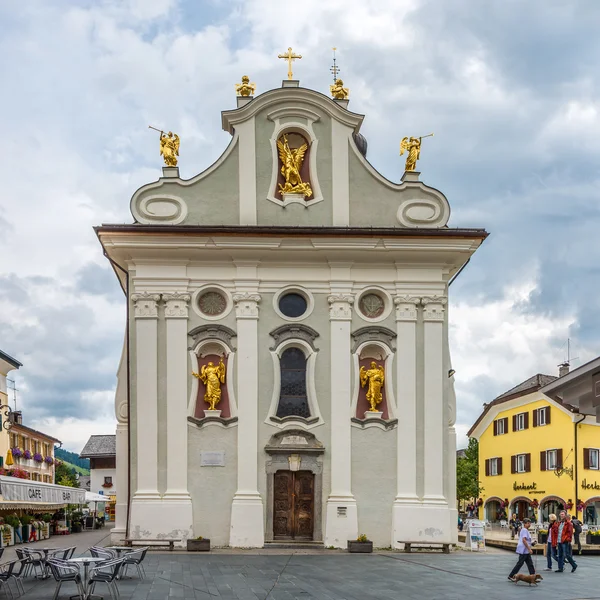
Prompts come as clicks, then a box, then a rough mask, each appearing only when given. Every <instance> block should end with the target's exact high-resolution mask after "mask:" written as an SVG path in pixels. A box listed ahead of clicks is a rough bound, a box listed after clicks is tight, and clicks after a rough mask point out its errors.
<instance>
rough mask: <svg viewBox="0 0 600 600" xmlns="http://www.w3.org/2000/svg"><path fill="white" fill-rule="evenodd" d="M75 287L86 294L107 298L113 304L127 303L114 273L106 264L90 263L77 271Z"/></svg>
mask: <svg viewBox="0 0 600 600" xmlns="http://www.w3.org/2000/svg"><path fill="white" fill-rule="evenodd" d="M75 287H76V288H77V290H78V291H80V292H83V293H85V294H93V295H96V296H106V297H107V298H108V299H109V300H110V301H111V302H115V303H116V302H118V301H119V300H120V301H121V302H123V303H124V302H125V299H124V296H123V292H122V290H121V287H120V285H119V282H118V280H117V277H116V275H115V273H114V271H113V270H112V269H111V268H110V266H109V264H108V261H106V264H104V265H99V264H97V263H88V264H87V265H85V266H83V267H81V268H80V269H79V271H77V273H76V276H75Z"/></svg>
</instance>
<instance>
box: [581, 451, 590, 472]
mask: <svg viewBox="0 0 600 600" xmlns="http://www.w3.org/2000/svg"><path fill="white" fill-rule="evenodd" d="M583 468H584V469H589V468H590V449H589V448H584V449H583Z"/></svg>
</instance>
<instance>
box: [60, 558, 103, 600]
mask: <svg viewBox="0 0 600 600" xmlns="http://www.w3.org/2000/svg"><path fill="white" fill-rule="evenodd" d="M67 562H68V563H75V564H76V565H77V566H79V565H83V577H82V578H81V579H82V586H83V593H84V595H85V598H86V600H89V598H92V596H91V595H90V593H89V590H90V584H89V581H88V573H89V569H90V564H93V563H97V562H106V559H105V558H95V557H93V556H80V557H79V558H69V560H67ZM78 597H79V596H71V598H78ZM93 597H94V598H101V599H102V598H103V596H98V595H96V594H94V595H93Z"/></svg>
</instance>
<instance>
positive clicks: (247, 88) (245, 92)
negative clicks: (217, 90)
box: [235, 75, 256, 96]
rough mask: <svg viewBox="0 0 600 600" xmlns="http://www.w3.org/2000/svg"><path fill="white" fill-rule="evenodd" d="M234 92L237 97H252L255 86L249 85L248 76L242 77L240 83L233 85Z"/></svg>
mask: <svg viewBox="0 0 600 600" xmlns="http://www.w3.org/2000/svg"><path fill="white" fill-rule="evenodd" d="M235 91H236V92H237V95H238V96H253V95H254V92H255V91H256V84H255V83H250V77H248V75H242V83H236V84H235Z"/></svg>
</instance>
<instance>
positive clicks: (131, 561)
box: [123, 546, 148, 579]
mask: <svg viewBox="0 0 600 600" xmlns="http://www.w3.org/2000/svg"><path fill="white" fill-rule="evenodd" d="M146 552H148V547H147V546H146V547H145V548H140V549H139V550H134V551H133V552H128V553H127V554H125V556H124V557H123V575H125V574H126V573H127V569H128V568H129V565H135V566H136V568H137V571H138V575H139V576H140V579H144V577H145V576H146V571H145V569H144V565H143V564H142V562H143V561H144V559H145V558H146Z"/></svg>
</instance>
